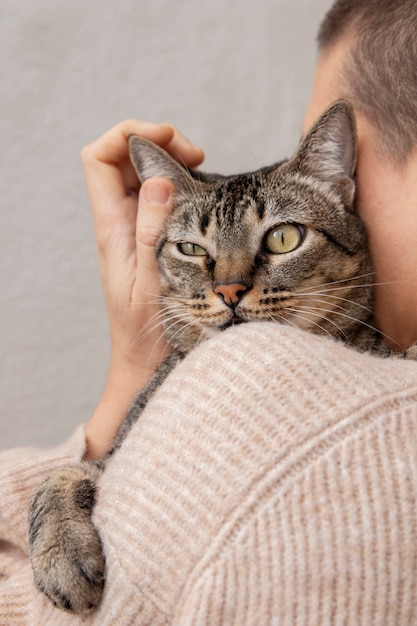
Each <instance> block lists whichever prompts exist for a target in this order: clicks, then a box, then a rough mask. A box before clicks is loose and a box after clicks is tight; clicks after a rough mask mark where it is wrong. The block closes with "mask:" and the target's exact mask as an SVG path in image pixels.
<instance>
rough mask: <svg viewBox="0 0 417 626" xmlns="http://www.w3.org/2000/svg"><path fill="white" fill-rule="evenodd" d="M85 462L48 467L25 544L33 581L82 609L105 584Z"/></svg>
mask: <svg viewBox="0 0 417 626" xmlns="http://www.w3.org/2000/svg"><path fill="white" fill-rule="evenodd" d="M92 472H93V469H92V468H91V467H90V466H88V465H86V464H84V465H80V466H75V467H65V468H62V469H58V470H56V471H54V472H53V473H51V475H50V476H49V477H48V478H47V479H46V480H45V481H44V482H43V483H42V484H41V485H40V487H39V489H38V491H37V493H36V494H35V497H34V498H33V500H32V504H31V507H30V512H29V545H30V560H31V564H32V569H33V574H34V580H35V584H36V586H37V587H38V589H39V590H40V591H42V592H43V593H44V594H45V595H46V596H47V597H48V598H49V599H50V600H51V601H52V602H53V604H54V605H55V606H57V607H59V608H61V609H65V610H66V611H71V612H72V613H77V614H84V613H88V612H90V611H91V610H92V609H94V608H95V607H96V606H97V605H98V604H99V602H100V599H101V596H102V593H103V587H104V557H103V551H102V546H101V541H100V538H99V536H98V533H97V531H96V529H95V528H94V526H93V524H92V521H91V513H92V510H93V507H94V501H95V492H96V486H95V482H94V475H93V473H92Z"/></svg>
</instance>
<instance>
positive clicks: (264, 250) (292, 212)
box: [29, 101, 387, 614]
mask: <svg viewBox="0 0 417 626" xmlns="http://www.w3.org/2000/svg"><path fill="white" fill-rule="evenodd" d="M129 145H130V154H131V159H132V162H133V164H134V166H135V168H136V171H137V174H138V176H139V179H140V181H142V182H143V181H144V180H146V179H148V178H150V177H152V176H156V175H157V176H163V177H166V178H168V179H170V180H171V181H172V182H173V183H174V185H175V188H176V203H175V210H174V211H173V213H172V215H171V216H170V217H169V218H168V221H167V223H166V225H165V228H164V231H163V233H162V234H161V236H160V239H159V242H158V245H157V250H156V254H157V259H158V262H159V266H160V273H161V293H162V296H161V305H162V309H163V310H164V312H165V313H164V314H165V331H164V332H165V337H166V338H168V340H169V342H170V345H171V348H172V350H171V355H170V356H169V358H168V359H167V361H166V362H165V363H163V364H162V366H161V367H160V368H159V370H158V371H157V372H156V374H155V376H154V378H153V379H152V381H151V382H150V384H149V385H148V387H146V388H145V389H144V390H143V391H141V392H140V393H139V394H138V396H137V398H136V400H135V402H134V404H133V406H132V408H131V410H130V411H129V413H128V415H127V417H126V419H125V421H124V423H123V425H122V426H121V428H120V431H119V433H118V436H117V438H116V441H115V443H114V446H113V449H112V450H111V451H110V453H109V454H108V455H107V456H106V457H105V458H103V459H102V460H101V461H99V462H97V463H95V464H92V463H87V462H85V463H81V464H79V465H75V466H71V467H66V468H63V469H58V470H56V471H54V472H53V473H52V474H51V475H50V476H49V477H48V478H47V479H46V480H45V481H44V482H43V483H42V484H41V486H40V487H39V489H38V491H37V493H36V495H35V497H34V499H33V502H32V505H31V509H30V520H29V522H30V533H29V535H30V557H31V563H32V568H33V572H34V578H35V582H36V585H37V586H38V588H39V589H40V590H41V591H42V592H43V593H44V594H46V595H47V596H48V597H49V598H50V600H51V601H52V602H53V603H54V604H55V605H56V606H58V607H61V608H63V609H66V610H68V611H72V612H74V613H81V614H82V613H87V612H89V611H90V610H92V609H93V608H94V607H96V606H97V604H98V603H99V601H100V598H101V595H102V591H103V586H104V569H105V562H104V556H103V554H102V549H101V544H100V539H99V537H98V534H97V532H96V530H95V528H94V527H93V525H92V523H91V511H92V508H93V506H94V500H95V481H96V478H97V476H98V474H99V473H100V472H101V471H102V470H103V469H104V467H105V464H106V462H107V460H108V459H109V458H110V457H111V456H112V454H113V453H114V452H115V450H116V449H117V448H118V447H119V446H120V445H121V443H122V441H123V439H124V437H125V436H126V434H127V432H128V431H129V429H130V428H131V426H132V424H133V423H134V422H135V421H136V420H137V419H138V417H139V415H140V413H141V411H142V409H143V407H144V406H145V404H146V403H147V401H148V399H149V397H150V396H151V395H152V394H153V393H154V391H155V390H156V389H157V387H158V386H159V385H160V384H161V383H162V381H163V380H164V379H165V377H166V376H167V374H168V373H169V371H170V370H172V368H173V367H174V366H175V364H176V363H177V362H178V361H179V360H180V359H182V358H183V357H184V356H185V355H186V354H187V353H188V352H189V351H190V350H191V349H192V348H193V347H194V346H195V345H196V344H198V343H199V342H201V341H202V340H204V339H207V338H209V337H211V336H213V335H214V334H215V333H218V332H219V331H223V330H225V329H227V328H228V327H229V326H232V325H234V324H239V323H242V322H249V321H257V320H262V321H265V320H272V321H276V322H283V323H287V324H292V325H294V326H297V327H299V328H301V329H305V330H307V331H311V332H312V333H316V334H323V335H330V336H332V337H334V338H336V339H340V340H342V341H344V342H346V343H348V344H350V345H352V346H354V347H356V348H357V349H359V350H373V351H376V352H378V351H380V352H382V353H384V354H386V353H387V348H386V347H385V345H384V342H383V340H382V338H381V336H380V335H379V333H378V331H377V330H376V329H375V327H374V323H373V321H372V287H371V284H372V267H371V263H370V260H369V256H368V252H367V245H366V235H365V230H364V227H363V225H362V222H361V220H360V219H359V217H358V215H357V214H356V212H355V210H354V206H353V200H354V195H355V182H354V172H355V163H356V134H355V123H354V118H353V114H352V110H351V107H350V105H349V104H348V103H346V102H344V101H338V102H336V103H335V104H333V105H332V106H331V107H330V108H329V109H328V110H327V111H326V112H325V113H324V114H323V115H322V116H321V117H320V119H319V120H318V121H317V122H316V124H315V125H314V126H313V128H312V129H311V130H310V131H309V132H308V133H307V135H306V136H305V137H304V138H303V139H302V140H301V142H300V145H299V147H298V149H297V151H296V153H295V155H294V156H293V157H292V158H291V159H289V160H286V161H283V162H281V163H278V164H275V165H272V166H270V167H265V168H262V169H259V170H258V171H255V172H250V173H248V174H241V175H235V176H219V175H203V174H196V173H195V172H191V171H189V170H188V169H186V168H184V167H183V166H181V165H179V164H178V163H177V162H176V161H174V160H173V159H172V158H171V157H170V156H169V155H168V154H167V153H166V152H164V151H163V150H161V149H160V148H159V147H157V146H155V145H154V144H152V143H150V142H148V141H146V140H145V139H142V138H140V137H130V140H129Z"/></svg>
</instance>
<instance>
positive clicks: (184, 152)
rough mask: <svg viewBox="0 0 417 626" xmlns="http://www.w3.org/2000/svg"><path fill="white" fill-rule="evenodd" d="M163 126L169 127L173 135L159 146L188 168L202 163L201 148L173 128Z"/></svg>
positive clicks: (202, 154)
mask: <svg viewBox="0 0 417 626" xmlns="http://www.w3.org/2000/svg"><path fill="white" fill-rule="evenodd" d="M164 126H169V127H170V128H171V129H172V131H173V135H172V138H171V139H170V141H169V142H168V143H166V144H160V145H161V146H162V147H163V148H165V150H166V151H167V152H168V153H169V154H170V155H171V156H172V157H174V159H176V160H177V161H179V162H180V163H183V164H184V165H187V166H188V167H196V166H197V165H200V163H202V162H203V161H204V151H203V150H202V149H201V148H199V147H198V146H196V145H195V144H193V143H191V141H190V140H189V139H188V138H187V137H186V136H185V135H183V134H182V133H181V132H180V131H179V130H178V128H176V127H175V126H172V125H170V124H164Z"/></svg>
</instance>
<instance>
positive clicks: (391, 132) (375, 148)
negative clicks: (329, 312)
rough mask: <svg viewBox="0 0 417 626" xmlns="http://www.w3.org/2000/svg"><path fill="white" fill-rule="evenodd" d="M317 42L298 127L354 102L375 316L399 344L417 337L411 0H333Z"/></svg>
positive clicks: (415, 38) (416, 42)
mask: <svg viewBox="0 0 417 626" xmlns="http://www.w3.org/2000/svg"><path fill="white" fill-rule="evenodd" d="M318 45H319V59H318V63H317V68H316V74H315V79H314V85H313V92H312V97H311V101H310V104H309V106H308V109H307V113H306V116H305V120H304V127H305V130H306V129H307V128H308V127H310V126H311V124H312V123H313V122H314V120H315V119H316V118H317V117H318V115H319V114H320V113H321V112H322V111H323V110H324V108H326V107H327V106H328V105H329V104H330V103H331V102H333V101H334V100H337V99H339V98H345V99H347V100H349V101H350V102H351V103H352V104H353V107H354V110H355V113H356V119H357V128H358V164H357V180H358V195H357V208H358V210H359V212H360V214H361V216H362V218H363V219H364V221H365V224H366V226H367V228H368V232H369V240H370V247H371V254H372V256H373V261H374V267H375V274H376V276H375V281H376V283H382V282H383V283H385V285H378V286H377V287H376V305H375V306H376V317H377V321H378V323H379V325H380V327H381V329H382V330H383V331H385V332H386V333H387V334H389V335H390V336H391V337H393V338H394V339H395V340H397V341H398V343H399V344H401V345H402V346H404V345H406V344H408V343H409V342H410V341H416V340H417V263H416V250H417V2H416V0H335V2H334V3H333V5H332V7H331V8H330V10H329V11H328V13H327V14H326V15H325V17H324V19H323V21H322V23H321V26H320V29H319V33H318ZM388 283H389V284H388ZM411 294H412V295H411ZM414 294H416V295H414ZM410 320H411V321H410ZM399 326H401V328H400V330H398V329H399Z"/></svg>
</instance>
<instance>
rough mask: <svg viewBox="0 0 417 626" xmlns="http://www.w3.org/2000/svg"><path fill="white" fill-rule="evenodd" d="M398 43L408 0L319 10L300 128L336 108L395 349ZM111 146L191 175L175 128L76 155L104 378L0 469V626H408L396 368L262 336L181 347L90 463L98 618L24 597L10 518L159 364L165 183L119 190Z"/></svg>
mask: <svg viewBox="0 0 417 626" xmlns="http://www.w3.org/2000/svg"><path fill="white" fill-rule="evenodd" d="M416 27H417V5H415V3H414V0H368V1H367V2H365V3H364V2H362V1H360V0H335V2H334V4H333V6H332V8H331V9H330V11H329V12H328V13H327V15H326V17H325V18H324V20H323V22H322V25H321V28H320V32H319V46H320V56H319V60H318V64H317V69H316V75H315V81H314V87H313V93H312V97H311V101H310V105H309V107H308V110H307V113H306V118H305V126H306V127H308V126H309V125H310V123H311V121H312V120H313V119H314V118H316V117H317V115H318V114H319V113H320V112H321V111H322V109H323V108H325V107H326V105H327V104H328V103H330V102H331V101H333V100H335V99H338V98H340V97H346V98H348V99H349V100H350V101H351V102H352V103H353V106H354V109H355V112H356V116H357V122H358V145H359V151H358V166H357V180H358V197H357V207H358V210H359V212H360V214H361V215H362V217H363V219H364V221H365V223H366V226H367V229H368V232H369V240H370V246H371V253H372V256H373V261H374V266H375V274H376V279H375V282H376V302H375V307H376V316H377V320H378V323H379V325H380V327H381V329H382V330H383V332H384V333H385V334H386V335H388V336H389V337H390V341H391V343H392V347H393V348H394V349H396V350H398V351H399V352H401V351H402V350H403V349H405V348H408V347H409V346H411V345H412V344H413V343H414V342H415V341H416V339H417V306H416V304H417V303H416V298H417V295H416V293H417V289H416V287H417V267H416V263H415V249H416V243H417V241H416V238H417V228H415V223H416V220H417V213H416V209H415V208H414V207H415V206H417V188H416V184H415V180H417V178H416V176H415V175H414V168H415V167H417V150H416V148H417V137H416V130H415V129H414V118H415V114H416V109H415V105H414V102H417V100H416V99H415V98H414V90H415V89H416V85H417V81H416V80H415V78H416V77H415V69H414V68H415V67H417V58H416V57H417V46H416V43H415V32H416ZM382 53H383V54H382ZM131 133H137V134H141V135H143V136H144V137H147V138H148V139H151V140H152V141H154V142H156V143H158V144H159V145H160V146H162V147H164V148H165V149H166V150H167V151H168V152H170V153H171V154H172V155H173V156H175V157H176V158H179V159H181V160H182V161H184V162H185V163H186V164H188V165H189V166H191V167H194V166H197V165H198V164H199V163H201V161H202V159H203V153H202V151H201V150H200V149H199V148H197V147H196V146H193V145H192V144H190V143H189V142H188V140H187V139H186V138H185V137H184V136H183V135H182V134H181V133H180V132H179V131H178V130H177V129H176V128H174V127H172V126H169V125H160V126H158V125H151V124H147V123H142V122H137V121H134V120H129V121H125V122H123V123H121V124H120V125H118V126H116V127H115V128H114V129H112V130H111V131H109V132H108V133H106V134H105V135H104V136H103V137H101V138H100V139H98V140H97V141H96V142H94V143H92V144H91V145H89V146H88V147H87V148H86V149H85V150H84V151H83V154H82V160H83V164H84V168H85V174H86V181H87V188H88V192H89V197H90V202H91V206H92V211H93V216H94V226H95V233H96V239H97V245H98V254H99V259H100V271H101V276H102V282H103V289H104V294H105V299H106V304H107V310H108V317H109V323H110V333H111V339H112V351H111V359H110V366H109V374H108V380H107V384H106V387H105V391H104V393H103V396H102V398H101V401H100V402H99V404H98V406H97V409H96V411H95V412H94V414H93V416H92V417H91V419H90V420H89V422H88V423H87V424H86V426H85V428H84V427H83V428H80V429H78V430H77V432H76V433H75V434H74V436H73V437H72V439H71V440H70V441H69V442H66V443H65V444H64V445H63V446H61V447H59V448H57V449H54V450H49V451H39V450H20V451H9V452H5V453H3V454H2V455H1V457H0V471H1V474H2V481H1V486H0V491H1V494H2V512H1V514H0V572H1V574H2V578H0V598H1V602H0V623H4V624H6V623H7V624H29V623H30V624H31V625H33V624H54V625H56V624H59V625H61V624H62V625H65V624H68V625H70V624H71V625H72V624H78V623H79V624H81V623H82V624H100V625H103V624H139V625H141V624H152V625H154V624H155V625H156V624H162V623H163V624H175V625H177V626H178V625H181V626H183V625H193V626H196V625H200V624H201V625H203V624H205V625H210V626H212V625H213V626H216V625H221V624H222V625H223V624H224V625H226V626H227V625H228V624H242V625H243V624H248V625H257V626H258V625H262V626H263V625H269V624H271V625H272V624H296V623H297V624H303V625H309V624H311V625H312V624H321V625H326V624H328V625H339V624H346V623H353V624H361V625H368V624H369V625H371V624H372V625H373V624H381V625H382V624H384V625H385V624H386V625H392V626H394V625H399V624H401V625H402V626H403V625H407V624H410V625H411V624H415V623H417V589H416V585H417V547H416V546H417V541H416V540H417V524H416V503H417V445H416V443H417V379H416V364H415V362H413V361H406V360H403V359H399V358H398V359H397V358H392V359H378V358H376V357H374V356H370V355H367V354H359V353H357V352H355V351H353V350H350V349H348V348H346V347H344V346H343V345H341V344H339V343H335V342H332V341H331V340H329V339H327V338H323V337H316V336H312V335H311V336H310V335H306V334H305V333H303V332H302V331H299V330H297V329H294V328H290V327H285V326H281V325H275V324H267V323H258V324H246V325H241V326H238V327H235V328H231V329H229V330H228V331H227V332H225V333H222V334H221V335H220V336H217V337H215V338H213V339H211V340H210V341H208V342H206V343H205V344H202V345H201V346H200V347H198V348H197V349H195V350H194V351H193V352H192V353H191V354H190V355H189V356H188V357H187V358H186V359H185V360H184V361H183V362H182V363H181V364H180V365H179V366H178V367H177V368H176V370H175V371H174V372H173V373H172V374H171V376H170V377H169V378H168V380H167V381H166V382H165V383H164V385H163V386H162V387H161V388H160V389H159V390H158V392H157V393H156V395H155V396H154V398H153V400H152V401H151V402H150V404H149V405H148V407H147V408H146V410H145V412H144V414H143V415H142V417H141V419H140V420H139V422H138V423H137V424H136V425H135V426H134V427H133V429H132V431H131V433H130V434H129V435H128V437H127V439H126V441H125V443H124V445H123V447H122V448H121V450H120V451H119V452H118V453H117V455H115V457H114V459H113V460H112V462H111V464H110V465H109V467H108V468H107V470H106V472H105V474H104V475H103V477H102V480H101V483H100V490H99V497H98V500H97V504H96V509H95V512H94V521H95V524H96V526H97V528H98V529H99V532H100V535H101V537H102V541H103V545H104V552H105V555H106V570H107V580H106V586H105V593H104V596H103V601H102V604H101V605H100V607H99V608H98V609H97V611H96V612H94V613H92V614H91V615H89V616H87V617H85V618H79V617H77V616H73V615H70V614H68V613H64V612H62V611H59V610H58V609H55V608H54V607H53V606H52V605H51V604H50V603H49V602H48V601H47V600H46V599H45V598H44V597H43V596H42V594H40V593H39V592H37V591H36V590H35V588H34V585H33V582H32V578H31V573H30V565H29V563H28V559H27V539H26V510H27V502H28V501H29V499H30V497H31V495H32V494H33V491H34V489H35V488H36V485H37V484H38V483H39V481H40V480H41V478H42V477H43V476H44V475H45V474H47V473H48V472H49V471H50V470H51V468H53V467H57V466H60V465H63V464H66V463H68V462H72V461H76V460H78V459H80V458H82V457H83V456H87V457H89V458H96V457H99V456H101V454H102V453H103V452H104V451H105V450H106V449H108V447H109V446H110V444H111V441H112V439H113V437H114V434H115V432H116V431H117V428H118V426H119V424H120V422H121V420H122V419H123V417H124V414H125V411H126V408H127V406H128V405H129V403H130V401H131V399H132V397H133V395H134V394H135V393H136V391H137V389H138V387H140V386H141V385H143V384H145V383H146V381H147V380H148V379H149V376H150V375H151V373H152V369H154V368H155V367H157V365H158V359H159V358H161V356H162V354H163V352H164V349H165V347H164V346H163V343H162V342H161V341H160V338H159V337H158V335H157V334H156V335H155V333H156V332H157V331H154V333H153V334H152V335H149V336H148V337H146V338H145V339H144V340H143V341H141V342H138V341H136V339H137V335H138V329H140V328H143V327H144V326H145V325H146V324H147V323H148V321H149V320H151V319H152V316H153V315H154V314H155V312H156V309H155V307H156V306H157V305H156V304H155V300H156V298H155V295H156V294H157V290H158V271H157V267H156V263H155V260H154V254H153V246H154V244H155V241H156V239H157V236H158V232H159V230H160V228H161V224H162V222H163V220H164V218H165V217H166V216H167V214H168V213H169V211H171V210H172V209H173V206H174V203H175V197H174V190H173V188H172V186H171V185H170V183H168V182H167V181H165V180H164V179H151V180H149V181H147V182H146V183H145V184H144V185H143V186H142V188H141V189H140V190H139V185H138V181H137V179H136V177H135V175H134V173H133V170H132V168H131V167H130V165H129V163H128V159H127V136H128V135H129V134H131ZM155 346H159V347H158V352H157V351H156V350H155ZM150 353H152V357H153V361H152V362H151V363H149V360H148V356H149V354H150ZM145 357H146V358H145ZM213 364H215V367H213ZM145 365H146V367H145Z"/></svg>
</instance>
